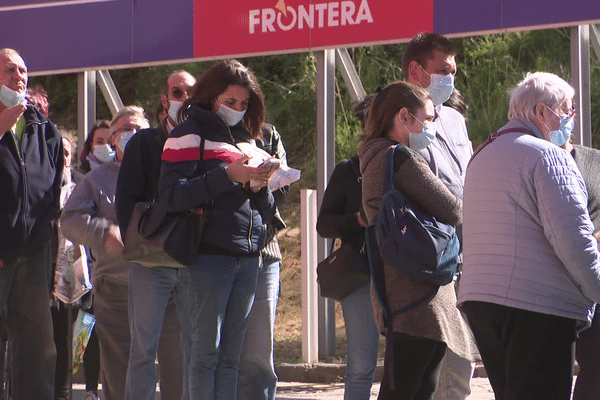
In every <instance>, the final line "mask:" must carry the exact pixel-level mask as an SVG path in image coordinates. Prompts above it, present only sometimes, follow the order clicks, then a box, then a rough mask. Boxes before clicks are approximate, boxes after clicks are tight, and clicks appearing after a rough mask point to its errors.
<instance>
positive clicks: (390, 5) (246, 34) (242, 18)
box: [194, 0, 433, 57]
mask: <svg viewBox="0 0 600 400" xmlns="http://www.w3.org/2000/svg"><path fill="white" fill-rule="evenodd" d="M200 4H201V6H200ZM217 16H218V17H217ZM431 30H433V0H415V1H412V2H401V1H393V2H387V1H386V2H383V1H378V0H341V1H329V2H314V1H312V0H250V1H242V0H229V1H211V2H201V1H200V0H195V4H194V57H206V56H209V55H210V56H219V55H238V56H243V55H246V54H257V53H259V54H260V53H262V54H268V53H278V52H282V51H285V52H293V51H307V50H319V49H323V48H330V47H333V46H336V47H351V46H358V45H362V44H369V43H381V42H382V41H384V40H385V39H386V38H387V37H389V36H390V33H391V32H393V34H394V35H399V37H407V38H410V37H412V36H413V35H415V34H416V33H418V32H421V31H431Z"/></svg>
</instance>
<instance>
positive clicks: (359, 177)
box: [348, 157, 362, 182]
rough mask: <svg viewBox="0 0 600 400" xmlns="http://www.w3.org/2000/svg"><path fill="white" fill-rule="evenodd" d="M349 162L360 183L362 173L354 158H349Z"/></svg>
mask: <svg viewBox="0 0 600 400" xmlns="http://www.w3.org/2000/svg"><path fill="white" fill-rule="evenodd" d="M348 161H350V165H351V166H352V172H354V176H355V177H356V180H357V181H358V182H360V180H361V178H362V175H361V173H360V171H359V170H358V166H357V165H356V163H355V162H354V157H352V158H349V159H348Z"/></svg>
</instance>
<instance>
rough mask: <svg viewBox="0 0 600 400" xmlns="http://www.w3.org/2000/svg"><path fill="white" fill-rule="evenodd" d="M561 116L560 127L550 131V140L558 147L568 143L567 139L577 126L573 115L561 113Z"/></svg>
mask: <svg viewBox="0 0 600 400" xmlns="http://www.w3.org/2000/svg"><path fill="white" fill-rule="evenodd" d="M559 118H560V123H559V125H558V129H557V130H555V131H550V132H549V133H548V136H550V141H551V142H552V143H553V144H555V145H557V146H558V147H560V146H562V145H563V144H565V143H567V140H569V138H570V137H571V132H573V128H574V127H575V120H573V117H570V116H568V115H561V116H560V117H559Z"/></svg>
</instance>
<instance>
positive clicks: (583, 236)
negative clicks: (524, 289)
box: [532, 147, 600, 303]
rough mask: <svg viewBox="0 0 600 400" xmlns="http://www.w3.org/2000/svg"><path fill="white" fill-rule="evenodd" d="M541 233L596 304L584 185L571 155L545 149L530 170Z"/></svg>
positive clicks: (596, 270)
mask: <svg viewBox="0 0 600 400" xmlns="http://www.w3.org/2000/svg"><path fill="white" fill-rule="evenodd" d="M532 179H533V185H534V187H535V194H536V199H535V200H536V202H537V208H538V210H539V212H540V223H541V224H542V226H543V228H544V234H545V235H546V238H547V239H548V241H549V242H550V244H551V245H552V248H553V249H554V252H555V253H556V255H557V257H558V258H559V259H560V260H561V262H562V263H563V265H564V266H565V269H566V271H567V273H568V274H569V276H570V277H571V279H572V280H573V282H574V283H575V284H576V285H577V286H578V287H579V290H581V292H582V293H583V295H584V296H585V297H587V298H588V299H590V300H591V301H594V302H596V303H598V302H600V254H599V253H598V242H597V240H596V239H595V238H594V236H593V231H594V226H593V224H592V222H591V220H590V218H589V215H588V211H587V191H586V189H585V182H584V181H583V178H582V177H581V174H580V173H579V170H578V168H577V166H576V164H575V161H573V160H572V158H571V156H570V155H569V154H568V153H566V152H564V151H563V150H562V149H559V148H558V147H557V148H556V149H554V148H551V149H548V150H546V152H545V154H544V155H543V157H541V158H540V160H539V162H538V165H537V166H536V168H535V170H534V171H533V177H532Z"/></svg>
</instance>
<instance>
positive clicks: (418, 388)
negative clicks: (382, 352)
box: [377, 333, 446, 400]
mask: <svg viewBox="0 0 600 400" xmlns="http://www.w3.org/2000/svg"><path fill="white" fill-rule="evenodd" d="M393 342H394V343H393V360H394V361H393V363H394V368H393V369H394V383H395V386H396V390H391V389H390V377H389V375H390V373H389V367H390V366H389V365H388V360H387V357H386V360H385V363H384V365H383V378H382V379H381V386H380V389H379V396H378V397H377V399H378V400H430V399H432V398H433V393H434V392H435V388H436V386H437V382H438V379H439V376H440V367H441V364H442V359H443V358H444V354H445V353H446V343H444V342H438V341H436V340H431V339H425V338H421V337H415V336H410V335H404V334H398V333H395V334H394V337H393Z"/></svg>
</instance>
